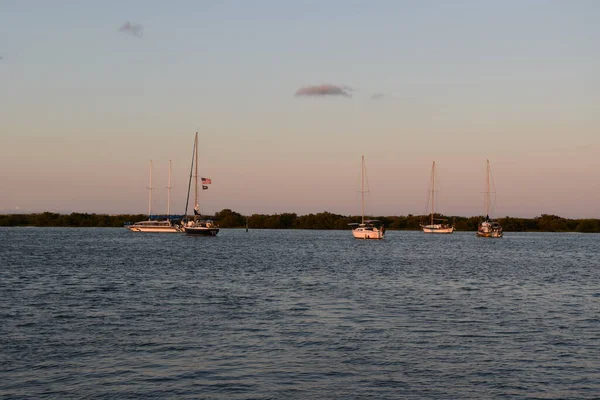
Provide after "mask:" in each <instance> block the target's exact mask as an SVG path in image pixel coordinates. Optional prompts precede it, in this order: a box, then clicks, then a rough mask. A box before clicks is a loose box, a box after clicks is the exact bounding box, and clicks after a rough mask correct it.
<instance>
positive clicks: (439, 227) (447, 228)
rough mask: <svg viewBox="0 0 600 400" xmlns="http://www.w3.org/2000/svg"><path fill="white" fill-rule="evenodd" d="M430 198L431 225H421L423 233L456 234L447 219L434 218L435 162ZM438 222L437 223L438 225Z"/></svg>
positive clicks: (432, 169)
mask: <svg viewBox="0 0 600 400" xmlns="http://www.w3.org/2000/svg"><path fill="white" fill-rule="evenodd" d="M429 198H430V199H431V216H430V221H429V225H421V229H422V230H423V233H452V232H454V225H449V224H447V223H446V222H444V221H446V220H445V219H441V218H434V214H435V161H434V162H433V165H432V167H431V191H430V195H429ZM427 207H428V208H429V201H427ZM436 221H437V223H436Z"/></svg>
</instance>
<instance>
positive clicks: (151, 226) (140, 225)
mask: <svg viewBox="0 0 600 400" xmlns="http://www.w3.org/2000/svg"><path fill="white" fill-rule="evenodd" d="M167 188H168V190H169V192H168V200H167V218H166V219H165V220H156V219H152V189H153V188H152V160H150V185H149V186H148V220H147V221H140V222H136V223H135V224H133V225H127V229H129V230H130V231H132V232H165V233H174V232H181V228H180V227H179V226H178V225H176V224H174V223H172V222H171V220H170V219H169V215H170V211H171V210H170V204H169V203H170V201H171V160H169V184H168V186H167Z"/></svg>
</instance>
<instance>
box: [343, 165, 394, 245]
mask: <svg viewBox="0 0 600 400" xmlns="http://www.w3.org/2000/svg"><path fill="white" fill-rule="evenodd" d="M360 178H361V181H360V196H361V223H360V224H358V223H352V224H349V225H350V226H352V236H354V238H355V239H383V237H384V235H385V227H384V226H383V224H381V222H380V221H378V220H376V219H370V220H365V193H366V192H365V156H362V163H361V170H360Z"/></svg>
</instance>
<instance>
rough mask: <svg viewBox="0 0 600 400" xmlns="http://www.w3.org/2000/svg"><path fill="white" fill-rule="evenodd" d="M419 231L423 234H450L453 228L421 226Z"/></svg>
mask: <svg viewBox="0 0 600 400" xmlns="http://www.w3.org/2000/svg"><path fill="white" fill-rule="evenodd" d="M421 229H422V230H423V233H446V234H448V233H452V232H454V227H453V226H443V225H421Z"/></svg>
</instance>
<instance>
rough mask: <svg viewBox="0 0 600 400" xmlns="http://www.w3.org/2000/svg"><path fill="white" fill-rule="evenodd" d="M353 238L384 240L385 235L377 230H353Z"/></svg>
mask: <svg viewBox="0 0 600 400" xmlns="http://www.w3.org/2000/svg"><path fill="white" fill-rule="evenodd" d="M352 236H354V238H355V239H376V240H377V239H383V236H384V233H383V232H382V231H380V230H379V229H377V228H373V229H364V228H356V229H352Z"/></svg>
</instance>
